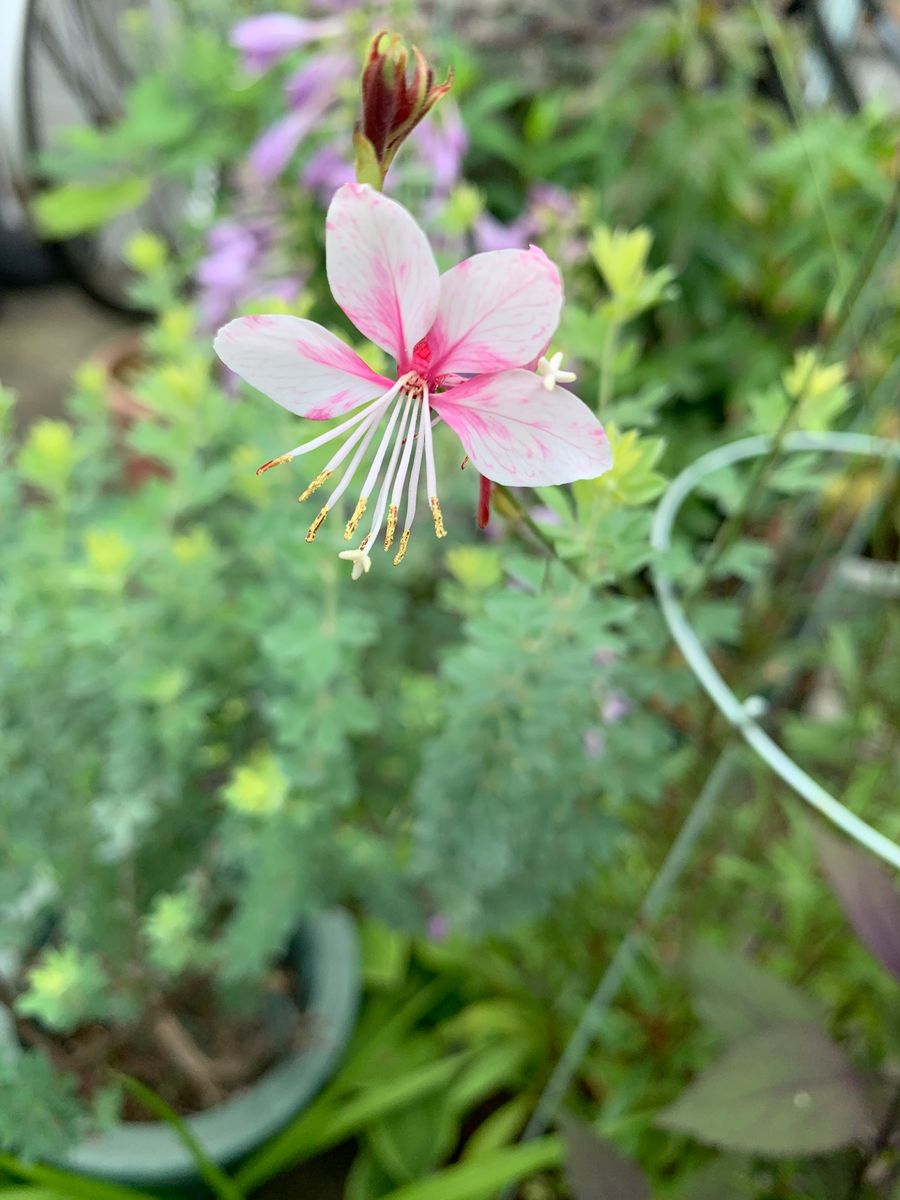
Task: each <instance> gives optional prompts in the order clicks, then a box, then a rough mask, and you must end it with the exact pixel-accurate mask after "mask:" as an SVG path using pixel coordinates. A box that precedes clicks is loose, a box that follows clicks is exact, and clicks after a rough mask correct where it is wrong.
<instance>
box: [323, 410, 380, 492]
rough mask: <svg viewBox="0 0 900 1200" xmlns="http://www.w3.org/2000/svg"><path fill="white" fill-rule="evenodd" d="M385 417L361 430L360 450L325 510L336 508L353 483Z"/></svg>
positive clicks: (378, 417)
mask: <svg viewBox="0 0 900 1200" xmlns="http://www.w3.org/2000/svg"><path fill="white" fill-rule="evenodd" d="M388 403H390V402H388ZM383 415H384V414H383V413H379V414H378V416H377V417H376V418H374V419H373V420H372V422H371V424H370V425H369V427H368V429H366V430H362V429H361V430H360V432H361V433H363V434H364V436H363V438H362V441H361V442H360V445H359V449H358V450H357V451H356V453H355V454H354V455H353V458H352V459H351V460H350V465H349V466H348V467H347V470H346V471H345V472H344V474H343V477H342V478H341V482H340V483H339V484H338V485H337V487H336V488H335V489H334V491H333V492H332V493H331V495H330V496H329V497H328V499H327V500H326V501H325V508H334V506H335V504H337V502H338V500H340V498H341V496H343V494H344V492H346V490H347V488H348V487H349V486H350V484H351V483H352V482H353V477H354V475H355V474H356V472H357V471H358V470H359V464H360V463H361V462H362V460H363V456H364V455H365V453H366V451H367V450H368V448H369V445H370V444H371V441H372V439H373V438H374V437H375V434H376V432H377V430H378V425H379V423H380V421H381V418H382V416H383ZM354 436H356V435H354ZM357 440H358V439H357Z"/></svg>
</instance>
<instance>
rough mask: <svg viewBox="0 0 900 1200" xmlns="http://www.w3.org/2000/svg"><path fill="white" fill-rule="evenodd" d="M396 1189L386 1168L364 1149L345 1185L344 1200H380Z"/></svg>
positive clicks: (356, 1159)
mask: <svg viewBox="0 0 900 1200" xmlns="http://www.w3.org/2000/svg"><path fill="white" fill-rule="evenodd" d="M393 1188H394V1180H392V1179H391V1177H390V1176H389V1175H388V1174H387V1173H386V1171H385V1170H384V1167H382V1165H381V1163H380V1162H379V1161H378V1159H377V1158H375V1156H374V1155H373V1154H372V1152H371V1150H369V1148H368V1147H364V1148H363V1149H362V1150H360V1152H359V1154H357V1156H356V1158H354V1160H353V1166H352V1167H351V1168H350V1173H349V1175H348V1176H347V1182H346V1184H345V1185H344V1200H380V1197H382V1196H386V1195H387V1194H388V1192H390V1191H392V1190H393Z"/></svg>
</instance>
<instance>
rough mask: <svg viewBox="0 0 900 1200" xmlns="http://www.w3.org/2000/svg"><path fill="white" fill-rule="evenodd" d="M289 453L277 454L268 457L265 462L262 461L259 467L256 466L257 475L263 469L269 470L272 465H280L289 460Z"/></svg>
mask: <svg viewBox="0 0 900 1200" xmlns="http://www.w3.org/2000/svg"><path fill="white" fill-rule="evenodd" d="M290 461H291V456H290V454H279V455H278V457H277V458H270V459H269V461H268V462H267V463H263V465H262V466H261V467H257V469H256V473H257V475H262V474H263V472H265V471H271V469H272V468H273V467H280V466H281V464H282V463H286V462H290Z"/></svg>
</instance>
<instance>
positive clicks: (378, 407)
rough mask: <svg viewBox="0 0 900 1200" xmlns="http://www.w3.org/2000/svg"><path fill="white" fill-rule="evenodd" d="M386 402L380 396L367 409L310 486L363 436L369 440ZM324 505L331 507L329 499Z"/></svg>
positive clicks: (345, 454) (334, 467) (333, 467)
mask: <svg viewBox="0 0 900 1200" xmlns="http://www.w3.org/2000/svg"><path fill="white" fill-rule="evenodd" d="M388 404H390V400H389V399H385V398H382V399H381V400H380V401H379V402H378V403H377V404H375V405H374V406H373V407H372V408H370V409H369V411H368V413H367V414H366V419H365V420H364V421H362V422H360V425H359V428H358V429H354V431H353V432H352V433H351V434H350V436H349V437H348V438H347V440H346V442H344V444H343V446H341V448H340V450H338V452H337V453H336V454H334V455H333V456H332V457H331V458H330V459H329V460H328V462H327V463H326V464H325V466H324V467H323V468H322V470H321V471H320V472H319V474H318V475H317V477H316V479H315V480H314V481H313V483H312V484H310V488H313V489H315V488H316V487H318V483H319V481H324V480H325V479H327V478H328V476H329V475H333V474H334V472H335V470H336V469H337V468H338V467H339V466H340V465H341V463H342V462H343V461H344V459H345V458H346V457H347V455H348V454H349V453H350V451H351V450H352V449H353V448H354V447H355V446H358V445H359V443H360V441H361V440H362V439H363V438H365V437H366V436H367V435H368V437H369V440H371V435H372V433H373V432H374V430H375V429H376V428H377V427H378V422H379V421H380V420H381V418H382V415H383V413H384V410H385V407H386V406H387V405H388ZM310 488H307V490H306V492H304V493H303V495H302V496H301V497H300V498H301V500H303V499H305V498H306V497H307V495H309V494H310ZM325 507H326V508H330V507H331V503H330V501H329V503H328V504H326V505H325Z"/></svg>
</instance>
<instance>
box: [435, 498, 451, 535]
mask: <svg viewBox="0 0 900 1200" xmlns="http://www.w3.org/2000/svg"><path fill="white" fill-rule="evenodd" d="M431 515H432V517H434V536H435V537H439V538H442V537H446V536H447V530H446V529H445V528H444V514H443V513H442V512H441V506H440V504H438V498H437V496H432V497H431Z"/></svg>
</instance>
